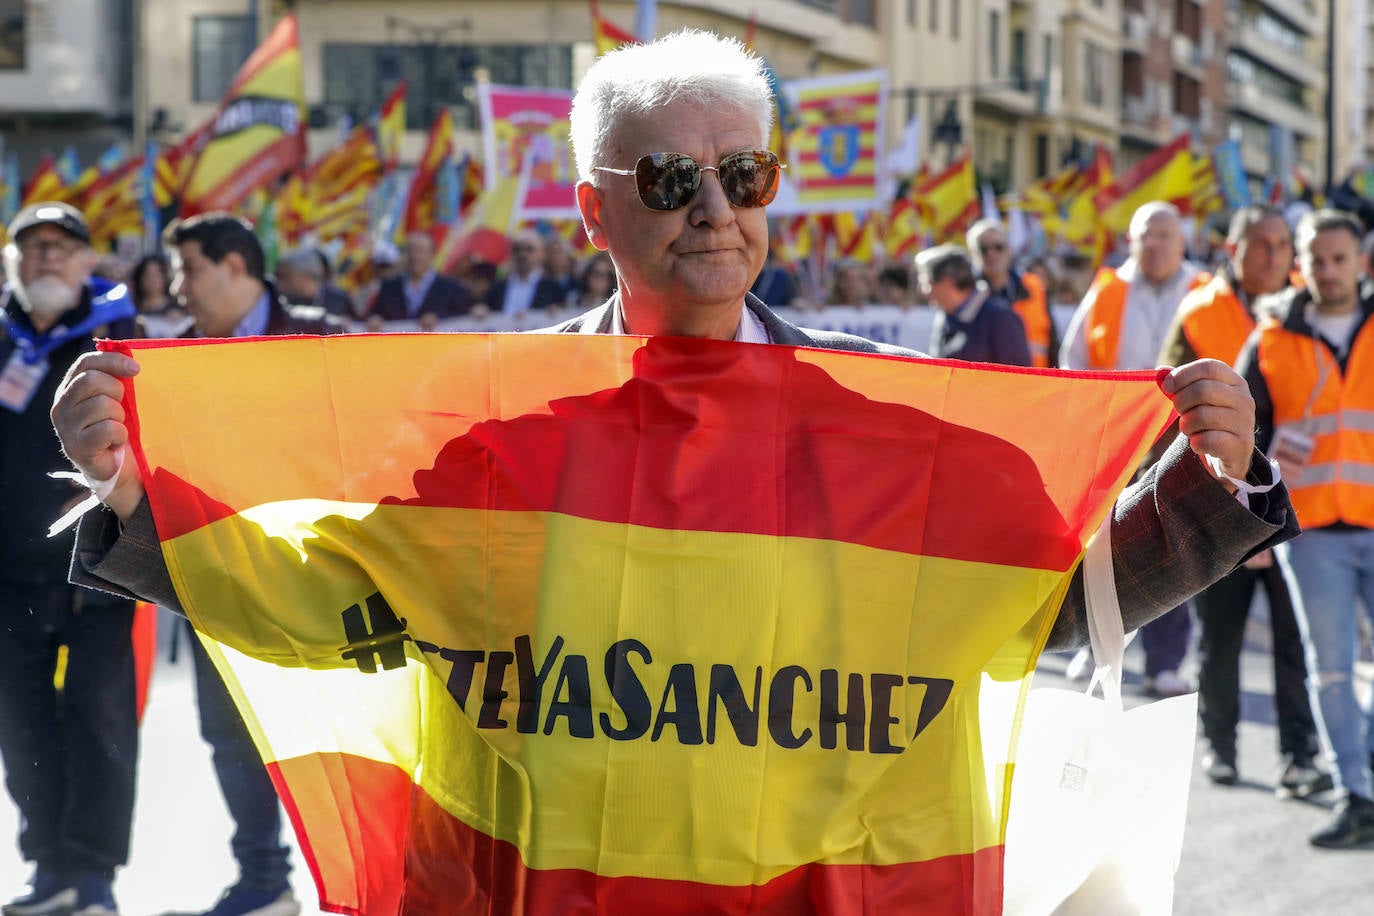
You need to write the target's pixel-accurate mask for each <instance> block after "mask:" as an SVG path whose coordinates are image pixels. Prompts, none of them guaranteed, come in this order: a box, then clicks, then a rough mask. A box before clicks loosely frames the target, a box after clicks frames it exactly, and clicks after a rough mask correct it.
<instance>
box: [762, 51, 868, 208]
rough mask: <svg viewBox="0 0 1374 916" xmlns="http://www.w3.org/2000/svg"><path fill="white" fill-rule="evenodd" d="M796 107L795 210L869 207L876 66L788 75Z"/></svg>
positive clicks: (788, 87)
mask: <svg viewBox="0 0 1374 916" xmlns="http://www.w3.org/2000/svg"><path fill="white" fill-rule="evenodd" d="M784 90H785V91H786V92H787V93H788V95H789V96H790V97H791V101H792V106H793V108H794V109H795V111H796V118H797V123H798V128H797V132H796V133H795V134H794V136H793V137H792V138H791V139H790V141H789V149H788V155H789V157H790V159H789V166H790V168H789V172H788V173H787V174H785V175H784V178H785V179H787V180H788V181H790V182H794V183H795V185H796V202H797V208H798V210H799V211H800V212H815V213H821V212H834V211H837V210H872V209H875V208H878V207H881V206H882V203H883V202H882V200H881V199H880V194H879V178H880V157H881V149H880V141H881V137H882V136H883V109H884V108H885V107H886V101H887V75H886V72H885V71H882V70H868V71H863V72H858V73H845V74H841V75H839V76H824V77H816V78H814V79H805V80H791V81H789V82H787V83H786V84H785V85H784Z"/></svg>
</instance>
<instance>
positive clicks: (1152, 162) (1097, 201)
mask: <svg viewBox="0 0 1374 916" xmlns="http://www.w3.org/2000/svg"><path fill="white" fill-rule="evenodd" d="M1191 144H1192V137H1191V136H1190V135H1189V134H1180V135H1179V136H1178V137H1176V138H1175V139H1174V140H1173V141H1172V142H1171V143H1168V144H1166V145H1165V146H1161V147H1160V148H1159V149H1157V150H1155V151H1154V152H1152V153H1150V155H1148V156H1146V157H1145V158H1144V159H1142V160H1140V161H1139V162H1137V163H1136V164H1135V165H1134V166H1132V167H1131V168H1130V169H1129V170H1128V171H1126V172H1125V173H1124V174H1123V175H1122V176H1121V177H1120V178H1118V179H1117V180H1116V181H1115V182H1114V183H1113V184H1111V185H1110V186H1109V187H1106V188H1104V189H1102V190H1101V191H1099V192H1097V195H1096V196H1095V197H1094V198H1093V206H1094V207H1095V208H1096V210H1097V212H1098V213H1099V214H1101V220H1102V223H1103V225H1104V226H1105V227H1106V229H1107V230H1108V231H1109V232H1110V233H1111V234H1112V235H1121V234H1122V233H1124V232H1126V230H1127V229H1128V228H1129V226H1130V224H1131V217H1132V216H1133V215H1135V211H1136V210H1138V209H1140V208H1141V207H1142V206H1144V205H1145V204H1147V203H1149V202H1150V201H1154V200H1164V201H1169V202H1171V203H1174V204H1177V205H1178V206H1179V208H1180V209H1182V210H1186V209H1187V208H1188V197H1189V192H1190V191H1191V189H1192V185H1193V154H1192V153H1191V152H1189V146H1190V145H1191Z"/></svg>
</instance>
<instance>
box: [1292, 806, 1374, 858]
mask: <svg viewBox="0 0 1374 916" xmlns="http://www.w3.org/2000/svg"><path fill="white" fill-rule="evenodd" d="M1308 841H1309V842H1310V843H1311V844H1312V845H1313V846H1320V847H1321V848H1322V849H1354V848H1355V847H1357V846H1368V845H1374V802H1372V801H1370V800H1369V799H1367V798H1364V797H1362V796H1359V795H1356V794H1354V793H1353V792H1352V793H1350V794H1348V795H1346V797H1345V798H1343V799H1341V801H1340V803H1339V804H1337V805H1336V813H1335V815H1334V816H1333V817H1332V818H1331V820H1330V821H1329V822H1328V823H1327V825H1326V826H1325V827H1323V828H1322V829H1320V830H1318V831H1317V832H1316V833H1314V834H1312V836H1311V837H1309V838H1308Z"/></svg>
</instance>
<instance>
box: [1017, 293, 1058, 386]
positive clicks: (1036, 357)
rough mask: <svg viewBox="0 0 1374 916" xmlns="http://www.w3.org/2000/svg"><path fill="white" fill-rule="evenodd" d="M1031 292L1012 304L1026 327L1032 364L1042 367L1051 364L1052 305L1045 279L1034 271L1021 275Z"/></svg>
mask: <svg viewBox="0 0 1374 916" xmlns="http://www.w3.org/2000/svg"><path fill="white" fill-rule="evenodd" d="M1021 283H1022V285H1024V286H1025V287H1026V292H1027V293H1029V295H1028V296H1026V297H1025V298H1023V299H1017V300H1016V301H1015V302H1013V303H1012V304H1011V307H1012V310H1013V311H1015V312H1016V314H1017V316H1018V317H1019V318H1020V319H1021V324H1022V326H1024V327H1025V329H1026V343H1028V344H1029V345H1030V354H1031V365H1032V366H1039V367H1040V368H1041V369H1045V368H1048V367H1049V365H1050V320H1051V319H1050V307H1049V304H1048V301H1047V300H1046V298H1045V281H1043V280H1041V279H1040V278H1039V277H1037V276H1036V275H1035V274H1033V273H1026V274H1024V275H1023V276H1022V277H1021Z"/></svg>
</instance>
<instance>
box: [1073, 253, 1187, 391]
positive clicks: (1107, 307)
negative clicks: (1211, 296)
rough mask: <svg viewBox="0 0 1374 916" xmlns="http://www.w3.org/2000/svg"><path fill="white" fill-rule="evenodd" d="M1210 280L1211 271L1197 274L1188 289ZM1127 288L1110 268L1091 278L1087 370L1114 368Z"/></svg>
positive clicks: (1103, 269) (1128, 287)
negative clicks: (1091, 294) (1091, 297)
mask: <svg viewBox="0 0 1374 916" xmlns="http://www.w3.org/2000/svg"><path fill="white" fill-rule="evenodd" d="M1210 279H1212V275H1211V274H1207V273H1200V274H1198V275H1197V276H1196V277H1194V278H1193V282H1192V285H1191V286H1189V287H1188V289H1189V290H1194V289H1197V288H1198V287H1199V286H1201V285H1202V284H1204V283H1206V282H1207V281H1208V280H1210ZM1130 288H1131V284H1129V283H1127V282H1126V281H1125V280H1123V279H1121V278H1120V277H1118V276H1117V275H1116V271H1114V270H1112V269H1111V268H1110V267H1103V268H1101V269H1100V270H1098V272H1097V276H1095V277H1093V282H1092V286H1090V287H1089V290H1090V291H1091V292H1095V293H1096V296H1094V298H1093V307H1092V311H1091V312H1089V313H1088V319H1087V327H1086V328H1085V331H1086V332H1087V343H1088V368H1089V369H1099V370H1107V369H1115V368H1116V356H1117V352H1118V350H1119V349H1120V348H1121V318H1122V316H1123V315H1124V314H1125V312H1126V293H1127V292H1128V291H1129V290H1130Z"/></svg>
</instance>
